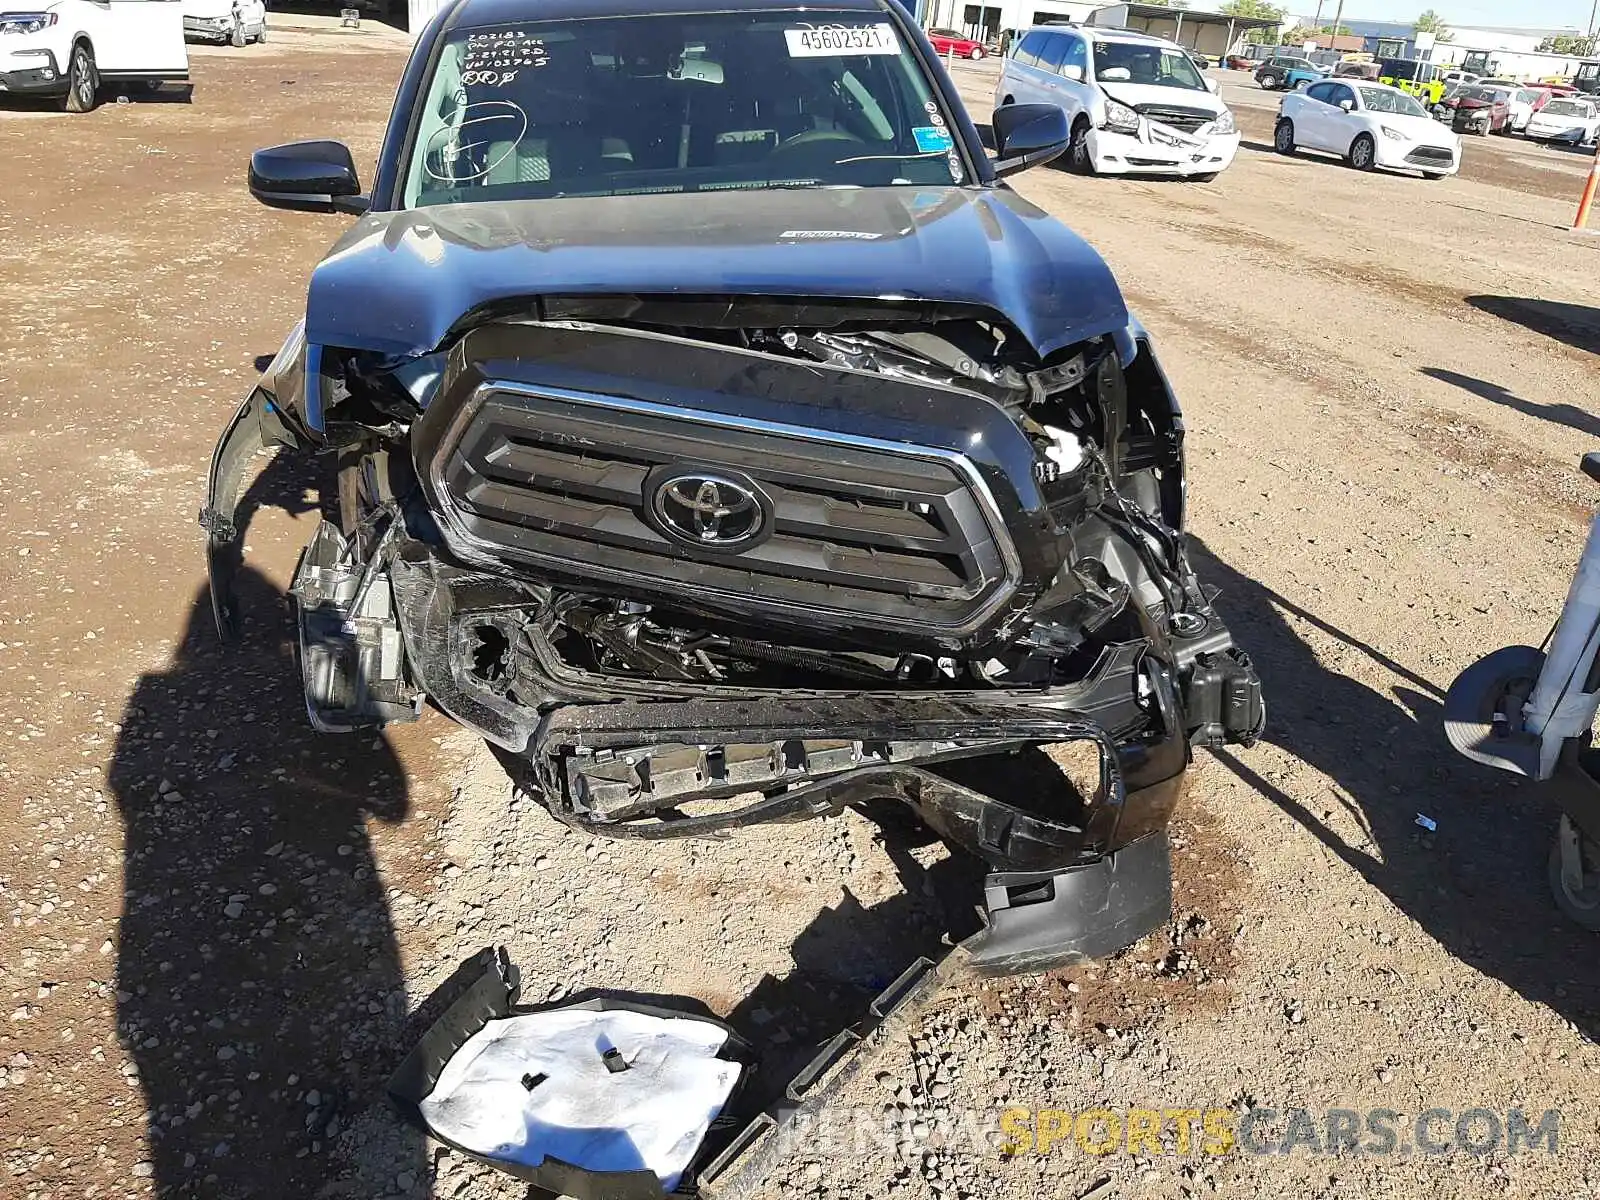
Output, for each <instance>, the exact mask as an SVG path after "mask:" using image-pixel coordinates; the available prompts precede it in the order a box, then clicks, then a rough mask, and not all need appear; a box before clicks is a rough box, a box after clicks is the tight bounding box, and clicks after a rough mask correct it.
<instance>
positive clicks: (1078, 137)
mask: <svg viewBox="0 0 1600 1200" xmlns="http://www.w3.org/2000/svg"><path fill="white" fill-rule="evenodd" d="M1067 164H1068V165H1069V166H1070V167H1071V168H1072V173H1073V174H1074V175H1093V174H1094V158H1093V157H1092V156H1091V155H1090V154H1089V121H1088V119H1087V118H1086V117H1079V118H1078V121H1077V124H1075V125H1074V126H1073V127H1072V141H1071V142H1069V143H1068V144H1067Z"/></svg>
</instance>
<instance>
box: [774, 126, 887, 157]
mask: <svg viewBox="0 0 1600 1200" xmlns="http://www.w3.org/2000/svg"><path fill="white" fill-rule="evenodd" d="M817 142H854V143H855V144H856V145H858V146H860V145H863V144H864V143H863V142H862V141H861V139H860V138H858V137H857V136H856V135H855V134H853V133H847V132H846V131H844V130H843V129H807V130H806V131H805V132H803V133H797V134H795V135H794V136H793V137H792V138H785V139H784V140H783V141H781V142H779V143H778V147H777V150H774V151H773V153H774V154H776V153H779V152H781V151H784V150H788V149H789V148H790V147H792V146H810V145H813V144H815V143H817Z"/></svg>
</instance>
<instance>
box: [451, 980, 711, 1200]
mask: <svg viewBox="0 0 1600 1200" xmlns="http://www.w3.org/2000/svg"><path fill="white" fill-rule="evenodd" d="M726 1040H727V1033H726V1031H724V1030H722V1029H720V1028H719V1027H717V1026H716V1025H713V1024H710V1023H709V1022H706V1021H697V1020H694V1019H692V1018H688V1017H655V1016H649V1015H646V1014H644V1013H637V1012H628V1011H626V1010H621V1009H616V1010H612V1011H609V1012H596V1011H593V1010H590V1009H556V1010H553V1011H550V1012H541V1013H528V1014H526V1015H524V1016H518V1017H506V1018H504V1019H502V1020H498V1021H490V1022H489V1024H488V1025H486V1026H485V1027H484V1028H483V1029H480V1030H479V1031H478V1032H477V1033H475V1034H473V1035H472V1037H471V1038H470V1039H468V1041H467V1043H466V1044H465V1045H464V1046H462V1047H461V1049H460V1050H458V1051H456V1053H455V1054H454V1056H452V1057H451V1059H450V1061H449V1062H448V1063H446V1064H445V1068H444V1071H443V1072H442V1073H441V1074H440V1076H439V1082H438V1083H437V1084H436V1085H435V1087H434V1089H433V1091H432V1092H431V1093H429V1095H428V1097H427V1099H425V1100H423V1102H422V1106H421V1107H422V1115H423V1117H424V1118H425V1119H426V1120H427V1122H428V1124H429V1125H430V1126H432V1128H433V1129H434V1130H435V1131H437V1132H438V1133H439V1134H441V1135H443V1136H444V1137H447V1138H449V1139H450V1140H451V1141H453V1142H456V1143H457V1144H459V1145H461V1146H463V1147H465V1148H466V1149H468V1150H471V1151H473V1152H474V1153H477V1154H480V1155H483V1156H484V1157H485V1158H494V1159H499V1160H501V1161H504V1162H514V1163H521V1164H524V1165H526V1166H537V1165H538V1164H539V1163H541V1162H543V1161H544V1160H545V1158H547V1157H549V1158H557V1159H560V1160H562V1161H563V1162H568V1163H571V1164H572V1165H573V1166H576V1167H582V1168H583V1169H584V1170H587V1171H637V1170H640V1169H644V1170H649V1171H653V1172H654V1173H655V1174H656V1176H657V1178H659V1179H660V1180H661V1186H662V1189H663V1190H664V1191H669V1192H670V1191H671V1190H672V1189H673V1188H675V1187H676V1186H677V1185H678V1180H679V1177H680V1176H682V1174H683V1172H684V1169H685V1168H686V1167H687V1166H688V1165H689V1163H690V1161H691V1160H692V1159H693V1158H694V1155H695V1152H696V1151H697V1150H698V1149H699V1148H700V1143H701V1142H702V1141H703V1140H704V1138H705V1135H706V1128H707V1126H709V1125H710V1124H711V1122H712V1121H713V1120H714V1119H715V1118H716V1117H717V1115H718V1114H719V1113H720V1112H721V1111H722V1106H723V1105H724V1104H725V1103H726V1102H727V1099H728V1095H729V1093H730V1092H732V1091H733V1086H734V1084H735V1083H737V1082H738V1079H739V1070H740V1067H739V1064H738V1063H734V1062H726V1061H724V1060H722V1059H719V1058H717V1057H716V1055H717V1051H718V1050H720V1049H721V1048H722V1045H723V1043H724V1042H725V1041H726ZM612 1048H615V1049H616V1050H618V1051H620V1052H621V1055H622V1059H623V1061H625V1062H627V1063H628V1069H627V1070H626V1071H616V1072H613V1071H611V1070H609V1069H608V1068H607V1066H606V1063H605V1060H604V1058H603V1057H602V1055H603V1054H604V1053H605V1051H606V1050H608V1049H612ZM539 1075H543V1076H545V1079H544V1080H543V1081H542V1082H540V1083H538V1084H537V1085H536V1086H534V1087H533V1088H532V1089H529V1088H528V1087H527V1086H525V1085H524V1083H523V1079H524V1077H525V1076H534V1077H537V1076H539Z"/></svg>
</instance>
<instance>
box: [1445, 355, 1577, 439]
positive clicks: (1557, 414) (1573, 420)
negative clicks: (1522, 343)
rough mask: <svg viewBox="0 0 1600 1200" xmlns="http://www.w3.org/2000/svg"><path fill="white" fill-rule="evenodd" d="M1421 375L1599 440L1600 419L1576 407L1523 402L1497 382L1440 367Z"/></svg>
mask: <svg viewBox="0 0 1600 1200" xmlns="http://www.w3.org/2000/svg"><path fill="white" fill-rule="evenodd" d="M1422 373H1423V374H1424V375H1426V376H1427V377H1428V378H1429V379H1437V380H1439V382H1441V383H1448V384H1451V385H1452V386H1454V387H1458V388H1460V389H1461V390H1462V391H1464V392H1471V393H1472V394H1473V395H1474V396H1480V397H1482V398H1483V399H1485V400H1488V401H1490V402H1492V403H1494V404H1500V405H1504V406H1505V407H1506V408H1511V409H1515V410H1516V411H1517V412H1519V413H1526V414H1527V415H1528V416H1530V417H1538V418H1539V419H1540V420H1542V421H1553V422H1555V423H1556V424H1557V425H1565V426H1566V427H1567V428H1568V429H1576V430H1577V431H1578V432H1579V433H1586V434H1588V435H1589V436H1590V437H1595V438H1600V416H1597V415H1596V414H1594V413H1592V412H1589V411H1588V410H1587V409H1582V408H1579V407H1578V406H1577V405H1575V404H1540V403H1538V402H1537V401H1534V400H1524V399H1522V397H1520V396H1518V395H1515V394H1514V393H1512V392H1509V391H1507V390H1506V389H1505V388H1503V387H1501V386H1500V385H1499V384H1498V383H1489V382H1487V381H1485V380H1482V379H1475V378H1473V377H1472V376H1471V375H1462V374H1459V373H1458V372H1456V371H1449V370H1446V369H1445V368H1443V367H1423V368H1422Z"/></svg>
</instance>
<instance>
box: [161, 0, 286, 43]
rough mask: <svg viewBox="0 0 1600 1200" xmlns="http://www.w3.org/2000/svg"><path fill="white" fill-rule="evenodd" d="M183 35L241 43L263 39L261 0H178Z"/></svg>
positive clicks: (264, 20) (264, 25)
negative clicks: (180, 5)
mask: <svg viewBox="0 0 1600 1200" xmlns="http://www.w3.org/2000/svg"><path fill="white" fill-rule="evenodd" d="M181 3H182V4H183V32H184V36H186V37H189V38H192V39H195V40H198V41H203V42H232V43H233V44H234V45H235V46H243V45H246V44H247V43H249V42H264V41H266V40H267V6H266V4H265V3H263V0H181Z"/></svg>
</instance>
